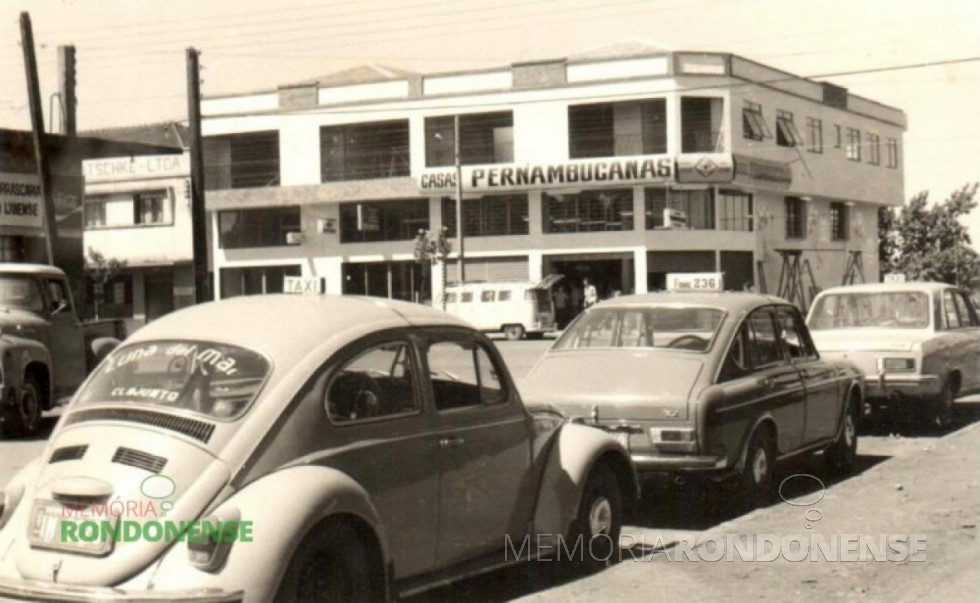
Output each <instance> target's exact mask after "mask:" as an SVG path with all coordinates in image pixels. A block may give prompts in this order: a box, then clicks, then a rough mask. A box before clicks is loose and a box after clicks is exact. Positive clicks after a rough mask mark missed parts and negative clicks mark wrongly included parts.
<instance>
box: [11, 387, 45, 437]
mask: <svg viewBox="0 0 980 603" xmlns="http://www.w3.org/2000/svg"><path fill="white" fill-rule="evenodd" d="M40 429H41V386H40V385H39V384H38V382H37V379H35V378H34V377H33V376H31V375H28V376H27V377H25V378H24V383H23V385H22V386H21V388H20V392H19V394H18V396H17V400H16V401H15V402H14V403H13V404H11V405H9V406H6V407H4V409H3V430H4V433H5V434H6V435H7V437H12V438H13V437H20V436H32V435H34V434H35V433H37V432H38V431H40Z"/></svg>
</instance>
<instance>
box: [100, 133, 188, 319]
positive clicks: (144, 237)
mask: <svg viewBox="0 0 980 603" xmlns="http://www.w3.org/2000/svg"><path fill="white" fill-rule="evenodd" d="M98 134H99V135H101V136H103V137H105V138H110V139H113V140H123V141H134V142H142V143H147V144H154V145H160V146H171V147H177V148H179V149H182V152H181V153H179V154H169V155H145V156H135V157H129V156H122V157H110V158H103V159H93V160H88V161H85V162H83V165H82V170H83V173H84V176H85V201H84V217H83V219H84V246H85V250H86V254H87V255H88V254H89V251H90V250H91V251H95V252H98V253H99V254H101V255H102V257H103V258H104V259H105V260H106V261H110V260H118V261H121V262H125V266H124V267H123V268H122V269H121V270H120V271H118V273H117V274H115V275H113V276H112V278H110V279H109V280H108V281H107V282H92V280H91V279H89V282H88V283H87V284H86V286H87V289H88V294H87V295H86V305H87V307H86V309H87V311H88V312H89V313H91V314H92V315H95V314H96V313H97V314H98V315H99V316H100V317H101V318H122V319H125V320H126V322H127V324H128V326H129V327H130V329H133V328H138V327H140V326H142V325H144V324H146V322H147V321H150V320H153V319H154V318H158V317H160V316H162V315H164V314H166V313H168V312H171V311H173V310H175V309H178V308H182V307H184V306H188V305H192V304H193V303H194V268H193V259H194V255H193V245H192V236H193V234H192V226H191V208H190V192H191V189H190V157H189V153H188V143H187V141H188V137H187V128H186V126H183V125H181V124H176V123H161V124H151V125H143V126H134V127H129V128H119V129H112V130H102V131H99V132H98ZM90 260H91V258H89V261H90ZM96 304H98V307H97V308H96V307H95V305H96Z"/></svg>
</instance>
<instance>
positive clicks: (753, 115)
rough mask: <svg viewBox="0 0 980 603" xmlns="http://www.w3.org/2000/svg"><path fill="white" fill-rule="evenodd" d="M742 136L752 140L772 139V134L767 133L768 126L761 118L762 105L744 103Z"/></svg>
mask: <svg viewBox="0 0 980 603" xmlns="http://www.w3.org/2000/svg"><path fill="white" fill-rule="evenodd" d="M742 136H744V137H745V138H750V139H752V140H762V139H763V138H772V132H770V131H769V126H767V125H766V120H765V119H764V118H763V117H762V105H760V104H758V103H752V102H748V101H746V102H745V106H744V107H743V108H742Z"/></svg>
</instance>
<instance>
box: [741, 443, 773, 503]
mask: <svg viewBox="0 0 980 603" xmlns="http://www.w3.org/2000/svg"><path fill="white" fill-rule="evenodd" d="M774 460H775V459H774V457H773V453H772V444H771V443H770V440H769V438H768V437H767V434H766V432H765V431H763V430H761V429H759V430H756V432H755V433H753V434H752V439H751V440H750V441H749V448H748V451H747V452H746V455H745V467H744V468H743V469H742V480H741V482H742V483H741V484H740V485H741V489H742V496H743V499H744V502H745V504H746V506H748V507H749V508H755V507H758V506H762V505H765V504H768V503H769V502H770V501H771V500H772V491H773V477H772V471H773V462H774Z"/></svg>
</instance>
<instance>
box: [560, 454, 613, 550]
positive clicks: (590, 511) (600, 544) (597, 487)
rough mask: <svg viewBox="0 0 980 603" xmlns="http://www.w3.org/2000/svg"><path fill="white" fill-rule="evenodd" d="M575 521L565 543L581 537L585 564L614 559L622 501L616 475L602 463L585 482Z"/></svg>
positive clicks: (568, 545) (570, 545)
mask: <svg viewBox="0 0 980 603" xmlns="http://www.w3.org/2000/svg"><path fill="white" fill-rule="evenodd" d="M574 525H575V529H574V530H573V533H572V535H571V540H570V541H569V542H566V543H565V546H566V547H575V546H578V545H579V543H578V540H579V538H581V546H582V547H583V548H582V549H581V550H582V556H581V557H580V558H579V559H577V561H581V562H582V565H583V566H584V567H585V568H598V567H602V566H605V565H606V564H607V563H609V562H611V561H613V556H614V555H615V554H616V552H617V551H619V534H620V532H621V531H622V529H623V501H622V495H621V494H620V491H619V482H617V481H616V476H614V475H613V474H612V471H610V469H609V467H608V466H606V465H605V464H603V463H600V464H598V465H596V467H595V468H594V469H593V470H592V473H591V474H590V475H589V479H588V481H586V483H585V488H583V490H582V500H581V501H580V503H579V509H578V516H577V517H576V519H575V524H574Z"/></svg>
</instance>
